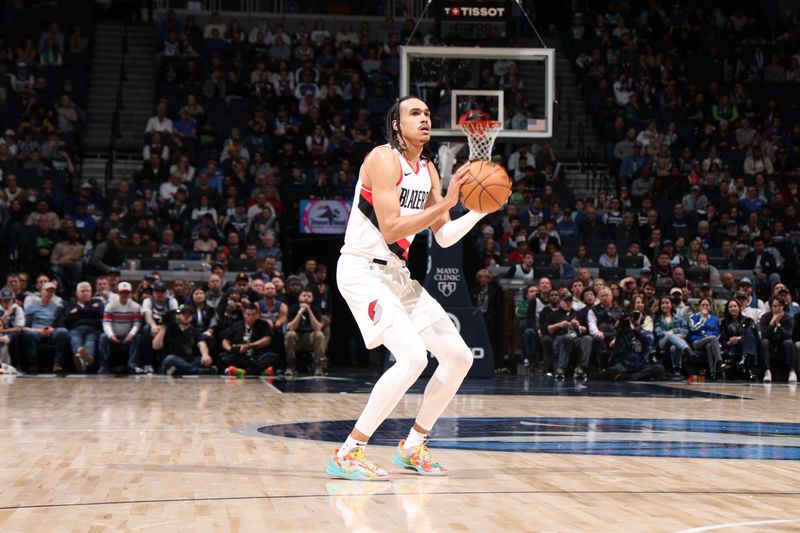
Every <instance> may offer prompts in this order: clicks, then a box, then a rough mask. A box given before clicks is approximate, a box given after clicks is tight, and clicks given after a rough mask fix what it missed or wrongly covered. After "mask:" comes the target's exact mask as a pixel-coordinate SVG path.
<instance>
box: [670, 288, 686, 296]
mask: <svg viewBox="0 0 800 533" xmlns="http://www.w3.org/2000/svg"><path fill="white" fill-rule="evenodd" d="M673 294H683V291H682V290H681V288H680V287H672V288H671V289H670V290H669V295H670V296H672V295H673Z"/></svg>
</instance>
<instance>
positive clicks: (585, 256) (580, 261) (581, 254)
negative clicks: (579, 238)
mask: <svg viewBox="0 0 800 533" xmlns="http://www.w3.org/2000/svg"><path fill="white" fill-rule="evenodd" d="M570 264H571V265H572V267H573V268H576V269H579V268H586V267H593V266H595V265H596V263H595V261H594V259H592V258H591V257H590V256H589V249H588V248H587V247H586V245H585V244H581V245H579V246H578V248H577V249H576V251H575V257H573V258H572V261H571V262H570Z"/></svg>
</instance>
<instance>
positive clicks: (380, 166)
mask: <svg viewBox="0 0 800 533" xmlns="http://www.w3.org/2000/svg"><path fill="white" fill-rule="evenodd" d="M400 172H401V170H400V162H399V161H398V160H397V158H396V157H395V156H394V154H393V153H392V151H391V149H389V148H378V149H376V150H375V151H373V152H372V153H371V154H370V155H369V157H368V158H367V160H366V161H365V162H364V176H363V182H364V184H365V185H367V186H368V187H371V188H372V202H373V204H372V205H373V206H374V207H375V216H376V217H377V218H378V227H379V228H380V230H381V234H382V235H383V238H384V240H385V241H386V242H387V243H389V244H391V243H395V242H397V241H398V240H400V239H402V238H403V237H405V236H406V235H414V234H416V233H419V232H420V231H422V230H424V229H425V228H428V227H429V226H430V225H431V224H433V223H434V222H436V221H437V220H439V219H440V218H441V217H442V216H444V215H447V213H448V212H449V211H450V208H451V207H453V206H454V205H456V203H457V202H458V190H459V188H460V187H461V185H462V183H464V181H465V179H466V178H467V177H468V176H467V169H466V168H465V169H460V171H459V172H457V173H456V174H455V175H454V176H453V179H452V180H451V183H450V188H449V190H448V191H447V196H445V197H444V198H442V200H441V201H439V202H437V203H436V204H435V205H431V206H428V207H426V208H425V209H424V210H423V211H422V212H420V213H415V214H413V215H406V216H402V217H401V216H400V199H399V198H398V196H397V182H396V176H398V175H400Z"/></svg>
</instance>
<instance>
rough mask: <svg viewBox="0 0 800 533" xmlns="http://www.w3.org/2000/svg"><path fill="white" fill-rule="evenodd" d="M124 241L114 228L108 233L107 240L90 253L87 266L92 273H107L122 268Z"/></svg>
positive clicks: (118, 231)
mask: <svg viewBox="0 0 800 533" xmlns="http://www.w3.org/2000/svg"><path fill="white" fill-rule="evenodd" d="M124 239H125V237H124V236H123V235H122V233H121V232H120V230H119V229H116V228H114V229H112V230H111V231H109V232H108V239H106V240H105V241H103V242H102V243H100V244H99V245H98V246H97V248H95V249H94V252H93V253H92V258H91V261H90V262H89V265H90V267H91V268H92V269H93V272H94V273H98V274H103V273H108V272H109V271H111V270H114V269H119V268H120V267H121V266H122V263H123V262H124V261H125V252H124V250H123V246H124V244H123V240H124Z"/></svg>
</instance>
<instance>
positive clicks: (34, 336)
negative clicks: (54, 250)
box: [22, 281, 69, 374]
mask: <svg viewBox="0 0 800 533" xmlns="http://www.w3.org/2000/svg"><path fill="white" fill-rule="evenodd" d="M55 294H56V284H55V283H53V282H52V281H47V282H45V283H43V284H42V288H41V291H40V293H39V298H38V299H37V300H34V301H31V302H30V303H27V304H26V305H25V329H23V330H22V345H23V347H24V349H25V359H26V361H27V365H28V371H29V372H31V373H33V374H35V373H37V372H39V367H40V362H39V345H40V344H48V345H52V346H54V347H55V359H54V362H53V372H54V373H61V372H64V369H65V368H66V351H67V343H68V342H69V333H68V332H67V330H66V329H64V328H63V327H62V326H61V324H60V323H59V321H58V320H59V318H60V314H61V308H62V307H63V306H62V305H61V304H60V303H57V302H56V301H55V300H54V296H55Z"/></svg>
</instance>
